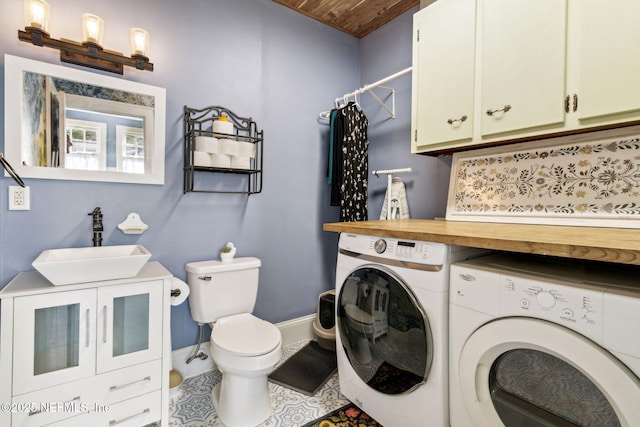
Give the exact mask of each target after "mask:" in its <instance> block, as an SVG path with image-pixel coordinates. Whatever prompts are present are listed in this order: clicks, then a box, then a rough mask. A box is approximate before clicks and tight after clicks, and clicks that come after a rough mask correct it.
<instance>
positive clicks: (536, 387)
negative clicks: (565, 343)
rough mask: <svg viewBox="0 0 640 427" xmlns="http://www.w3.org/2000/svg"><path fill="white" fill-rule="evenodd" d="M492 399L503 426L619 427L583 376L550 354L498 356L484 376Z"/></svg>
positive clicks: (515, 352)
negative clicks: (487, 381)
mask: <svg viewBox="0 0 640 427" xmlns="http://www.w3.org/2000/svg"><path fill="white" fill-rule="evenodd" d="M489 389H490V390H491V400H492V401H493V406H494V407H495V409H496V412H497V413H498V416H499V417H500V419H501V420H502V422H503V423H504V425H505V426H531V427H534V426H540V427H544V426H549V425H553V426H610V427H616V426H620V420H619V419H618V416H617V415H616V413H615V411H614V409H613V407H612V406H611V404H610V403H609V401H608V400H607V398H606V397H605V396H604V394H602V392H601V391H600V389H598V387H597V386H596V385H595V384H594V383H592V382H591V380H589V378H587V377H586V376H585V375H584V374H583V373H582V372H580V371H578V370H577V369H576V368H574V367H573V366H571V365H570V364H569V363H567V362H565V361H564V360H562V359H559V358H557V357H555V356H553V355H551V354H549V353H545V352H543V351H539V350H532V349H515V350H510V351H508V352H506V353H503V354H502V355H501V356H500V357H499V358H498V359H497V360H496V361H495V362H494V364H493V366H492V368H491V372H490V374H489Z"/></svg>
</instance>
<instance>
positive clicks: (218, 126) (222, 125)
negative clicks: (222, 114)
mask: <svg viewBox="0 0 640 427" xmlns="http://www.w3.org/2000/svg"><path fill="white" fill-rule="evenodd" d="M211 130H212V131H213V132H216V133H226V134H227V135H233V133H234V131H235V126H234V125H233V123H231V122H227V121H224V120H216V121H214V122H213V125H212V126H211Z"/></svg>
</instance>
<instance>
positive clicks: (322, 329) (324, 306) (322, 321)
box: [313, 290, 336, 351]
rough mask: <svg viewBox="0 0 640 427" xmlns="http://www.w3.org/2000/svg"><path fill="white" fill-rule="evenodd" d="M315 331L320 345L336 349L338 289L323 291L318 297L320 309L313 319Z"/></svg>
mask: <svg viewBox="0 0 640 427" xmlns="http://www.w3.org/2000/svg"><path fill="white" fill-rule="evenodd" d="M313 333H314V334H315V336H316V340H317V341H318V344H319V345H320V347H322V348H324V349H325V350H330V351H335V350H336V291H335V290H330V291H327V292H323V293H321V294H320V296H319V297H318V310H317V312H316V318H315V319H313Z"/></svg>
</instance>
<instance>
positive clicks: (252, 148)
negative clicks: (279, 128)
mask: <svg viewBox="0 0 640 427" xmlns="http://www.w3.org/2000/svg"><path fill="white" fill-rule="evenodd" d="M237 155H238V156H243V157H251V158H253V157H255V156H256V144H254V143H253V142H245V141H238V153H237Z"/></svg>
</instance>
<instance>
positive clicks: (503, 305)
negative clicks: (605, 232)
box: [500, 274, 604, 330]
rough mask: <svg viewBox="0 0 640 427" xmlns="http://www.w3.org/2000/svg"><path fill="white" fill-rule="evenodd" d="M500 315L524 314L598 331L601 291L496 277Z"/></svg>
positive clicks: (599, 327)
mask: <svg viewBox="0 0 640 427" xmlns="http://www.w3.org/2000/svg"><path fill="white" fill-rule="evenodd" d="M500 276H501V278H500V285H501V286H500V313H501V314H504V315H524V316H528V317H537V318H541V319H546V320H550V321H553V322H556V323H564V324H571V325H573V326H572V328H573V329H580V330H585V329H591V328H594V330H600V329H601V328H602V306H603V300H604V292H603V291H602V290H600V289H597V288H591V287H589V286H575V285H574V286H567V285H564V284H560V283H554V282H552V281H550V282H543V281H540V280H535V279H531V278H524V277H518V276H515V275H514V276H510V275H507V274H501V275H500Z"/></svg>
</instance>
